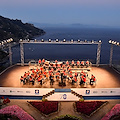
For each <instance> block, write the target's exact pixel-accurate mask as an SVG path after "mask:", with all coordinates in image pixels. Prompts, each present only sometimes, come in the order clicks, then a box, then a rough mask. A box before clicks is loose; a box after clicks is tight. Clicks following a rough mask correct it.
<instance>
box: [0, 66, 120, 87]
mask: <svg viewBox="0 0 120 120" xmlns="http://www.w3.org/2000/svg"><path fill="white" fill-rule="evenodd" d="M26 71H29V66H19V65H14V66H12V67H10V68H9V69H7V70H6V71H5V72H3V73H2V74H1V75H0V87H16V88H64V89H67V88H120V74H118V73H117V72H115V71H114V70H113V69H112V68H110V67H109V66H107V65H100V66H99V67H91V70H90V71H88V77H89V78H90V77H91V74H94V76H95V77H96V79H97V81H96V85H93V86H91V85H90V84H87V85H84V86H80V85H79V84H76V83H75V84H74V85H72V84H71V83H70V82H68V81H66V86H63V87H61V86H59V83H58V82H57V81H55V82H54V84H53V85H50V81H49V80H48V81H47V82H45V83H44V84H43V85H42V86H41V85H39V84H38V83H35V85H32V84H30V85H29V84H26V85H23V84H22V83H20V77H21V76H22V75H24V73H25V72H26ZM74 71H77V72H80V71H79V69H75V70H74ZM78 83H79V81H78Z"/></svg>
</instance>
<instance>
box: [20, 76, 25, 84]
mask: <svg viewBox="0 0 120 120" xmlns="http://www.w3.org/2000/svg"><path fill="white" fill-rule="evenodd" d="M20 81H21V82H23V85H24V84H25V80H24V77H23V76H21V78H20Z"/></svg>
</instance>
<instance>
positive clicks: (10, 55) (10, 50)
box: [9, 43, 12, 65]
mask: <svg viewBox="0 0 120 120" xmlns="http://www.w3.org/2000/svg"><path fill="white" fill-rule="evenodd" d="M9 61H10V65H12V49H11V43H9Z"/></svg>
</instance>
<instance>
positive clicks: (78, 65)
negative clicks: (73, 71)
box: [77, 60, 80, 68]
mask: <svg viewBox="0 0 120 120" xmlns="http://www.w3.org/2000/svg"><path fill="white" fill-rule="evenodd" d="M77 67H78V68H79V67H80V61H79V60H78V61H77Z"/></svg>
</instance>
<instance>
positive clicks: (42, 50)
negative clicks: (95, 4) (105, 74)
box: [12, 27, 120, 64]
mask: <svg viewBox="0 0 120 120" xmlns="http://www.w3.org/2000/svg"><path fill="white" fill-rule="evenodd" d="M42 29H43V30H44V31H45V32H46V34H45V35H43V36H36V37H34V39H37V40H41V39H44V40H46V41H48V39H51V40H56V39H59V40H60V41H63V39H66V41H70V40H71V39H73V40H74V41H77V40H78V39H79V40H81V41H84V40H87V41H92V40H94V41H99V40H101V41H102V45H101V55H100V64H109V59H110V48H111V45H110V44H109V40H110V39H112V40H114V41H117V42H120V28H80V27H44V28H42ZM12 56H13V63H17V62H20V46H19V45H18V46H14V47H13V48H12ZM24 58H25V62H29V61H30V60H38V59H43V58H44V59H46V60H51V61H52V60H56V59H57V60H59V61H66V60H90V61H91V62H92V63H94V64H95V63H96V58H97V45H94V44H90V45H83V44H77V45H72V44H69V45H65V44H62V45H60V44H24ZM113 62H114V63H117V64H120V47H118V46H116V45H114V47H113Z"/></svg>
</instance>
